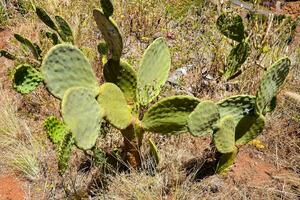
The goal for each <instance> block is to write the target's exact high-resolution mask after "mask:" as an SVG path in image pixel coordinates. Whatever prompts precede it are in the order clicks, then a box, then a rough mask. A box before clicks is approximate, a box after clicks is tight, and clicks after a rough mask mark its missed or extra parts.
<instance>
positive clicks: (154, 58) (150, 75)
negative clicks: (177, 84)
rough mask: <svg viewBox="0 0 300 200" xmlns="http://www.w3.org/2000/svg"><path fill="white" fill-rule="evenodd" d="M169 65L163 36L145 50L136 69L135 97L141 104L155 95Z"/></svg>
mask: <svg viewBox="0 0 300 200" xmlns="http://www.w3.org/2000/svg"><path fill="white" fill-rule="evenodd" d="M170 67H171V57H170V51H169V48H168V46H167V44H166V42H165V40H164V39H163V38H158V39H156V40H155V41H154V42H153V43H152V44H151V45H150V46H149V47H148V48H147V50H146V51H145V53H144V55H143V59H142V62H141V65H140V68H139V70H138V76H137V98H138V102H139V103H140V104H141V105H147V104H148V103H150V102H151V101H152V100H153V99H154V98H155V97H157V95H158V94H159V92H160V89H161V87H162V86H163V85H164V84H165V82H166V80H167V78H168V74H169V71H170Z"/></svg>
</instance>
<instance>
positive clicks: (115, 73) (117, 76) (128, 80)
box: [103, 59, 137, 105]
mask: <svg viewBox="0 0 300 200" xmlns="http://www.w3.org/2000/svg"><path fill="white" fill-rule="evenodd" d="M103 75H104V79H105V81H106V82H111V83H114V84H116V85H117V86H118V87H119V88H120V89H121V90H122V92H123V93H124V95H125V98H126V100H127V102H128V104H129V105H132V104H134V102H135V101H136V87H137V86H136V85H137V77H136V72H135V70H134V69H133V67H132V66H131V65H130V64H128V63H127V62H125V61H123V60H120V61H115V60H112V59H110V60H108V62H107V63H106V64H105V65H104V69H103Z"/></svg>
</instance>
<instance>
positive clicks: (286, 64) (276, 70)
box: [256, 58, 291, 114]
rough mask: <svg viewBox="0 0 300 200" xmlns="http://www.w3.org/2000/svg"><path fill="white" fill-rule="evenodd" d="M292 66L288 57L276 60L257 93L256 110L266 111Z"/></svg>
mask: <svg viewBox="0 0 300 200" xmlns="http://www.w3.org/2000/svg"><path fill="white" fill-rule="evenodd" d="M290 66H291V61H290V59H288V58H282V59H280V60H278V61H277V62H275V63H274V64H273V65H272V66H271V67H270V68H269V69H268V70H267V72H266V73H265V75H264V76H263V78H262V81H261V83H260V86H259V89H258V91H257V94H256V112H258V113H262V114H264V113H265V109H266V107H267V106H268V105H269V104H270V103H271V101H272V99H273V98H274V97H275V96H276V95H277V92H278V90H279V88H280V86H281V85H282V84H283V82H284V80H285V78H286V77H287V75H288V73H289V70H290Z"/></svg>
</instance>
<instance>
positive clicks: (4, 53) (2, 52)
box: [0, 49, 16, 60]
mask: <svg viewBox="0 0 300 200" xmlns="http://www.w3.org/2000/svg"><path fill="white" fill-rule="evenodd" d="M2 56H3V57H5V58H7V59H9V60H15V59H16V56H15V55H13V54H11V53H9V52H8V51H6V50H2V49H0V57H2Z"/></svg>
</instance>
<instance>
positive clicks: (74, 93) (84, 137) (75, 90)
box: [62, 87, 103, 150]
mask: <svg viewBox="0 0 300 200" xmlns="http://www.w3.org/2000/svg"><path fill="white" fill-rule="evenodd" d="M102 113H103V110H102V108H101V107H100V106H99V104H98V103H97V101H96V99H95V95H94V92H93V91H91V90H89V89H87V88H82V87H81V88H80V87H72V88H70V89H68V90H67V91H66V94H65V95H64V98H63V100H62V116H63V119H64V122H65V123H66V125H67V126H68V128H69V129H70V130H71V132H72V134H73V136H74V139H75V142H76V144H77V146H78V147H79V148H81V149H84V150H86V149H91V148H92V147H93V146H94V145H95V143H96V139H97V137H98V134H99V132H100V125H101V122H102Z"/></svg>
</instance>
